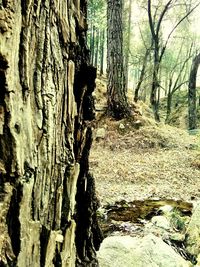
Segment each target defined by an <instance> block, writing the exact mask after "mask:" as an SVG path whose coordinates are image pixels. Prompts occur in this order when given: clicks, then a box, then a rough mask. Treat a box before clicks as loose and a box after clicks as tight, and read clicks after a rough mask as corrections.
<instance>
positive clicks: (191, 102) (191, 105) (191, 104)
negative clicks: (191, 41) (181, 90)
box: [188, 53, 200, 130]
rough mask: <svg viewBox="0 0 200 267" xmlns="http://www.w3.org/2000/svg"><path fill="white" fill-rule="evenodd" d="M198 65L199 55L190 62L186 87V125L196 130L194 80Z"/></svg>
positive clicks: (199, 61)
mask: <svg viewBox="0 0 200 267" xmlns="http://www.w3.org/2000/svg"><path fill="white" fill-rule="evenodd" d="M199 64H200V53H198V54H197V55H196V56H195V57H194V59H193V62H192V67H191V71H190V77H189V86H188V123H189V129H190V130H192V129H196V128H197V121H196V120H197V114H196V113H197V110H196V101H197V100H196V79H197V71H198V68H199Z"/></svg>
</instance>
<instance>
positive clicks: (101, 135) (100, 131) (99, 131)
mask: <svg viewBox="0 0 200 267" xmlns="http://www.w3.org/2000/svg"><path fill="white" fill-rule="evenodd" d="M105 136H106V130H105V128H98V129H97V131H96V139H104V138H105Z"/></svg>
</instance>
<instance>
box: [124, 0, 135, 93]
mask: <svg viewBox="0 0 200 267" xmlns="http://www.w3.org/2000/svg"><path fill="white" fill-rule="evenodd" d="M132 4H133V1H132V0H129V1H128V16H127V17H128V18H127V23H126V22H125V19H124V24H125V25H124V28H125V29H126V25H127V31H126V35H127V36H126V40H125V42H124V47H125V48H124V50H125V53H124V54H125V55H124V75H125V91H126V92H127V91H128V80H129V54H130V42H131V19H132ZM125 29H124V32H125Z"/></svg>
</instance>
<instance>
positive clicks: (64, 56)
mask: <svg viewBox="0 0 200 267" xmlns="http://www.w3.org/2000/svg"><path fill="white" fill-rule="evenodd" d="M0 5H1V10H0V17H1V24H0V38H1V45H0V84H1V91H0V94H1V95H0V205H1V208H0V218H1V222H0V236H1V238H0V266H21V267H29V266H30V267H32V266H35V267H37V266H38V267H39V266H46V267H47V266H48V267H51V266H65V267H66V266H70V267H71V266H97V261H96V254H95V250H96V249H98V247H99V243H100V240H101V233H100V231H99V228H98V224H97V220H96V208H97V200H96V197H95V192H94V180H93V178H92V176H91V175H90V174H89V173H88V154H89V150H90V145H91V141H92V132H91V127H90V123H89V121H90V120H92V119H93V118H94V114H93V99H92V96H91V94H92V91H93V89H94V80H95V75H96V71H95V69H94V68H92V67H90V66H89V65H88V61H89V58H88V54H89V53H88V50H87V48H86V43H85V40H86V38H85V37H86V28H87V25H86V19H85V18H86V1H82V2H81V3H80V1H79V0H77V1H72V0H67V1H61V0H56V1H50V0H44V1H31V0H24V1H19V0H16V1H12V0H8V1H3V2H2V4H0Z"/></svg>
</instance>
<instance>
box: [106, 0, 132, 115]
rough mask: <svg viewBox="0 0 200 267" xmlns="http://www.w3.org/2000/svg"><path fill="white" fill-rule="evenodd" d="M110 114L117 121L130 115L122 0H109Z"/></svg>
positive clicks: (108, 68)
mask: <svg viewBox="0 0 200 267" xmlns="http://www.w3.org/2000/svg"><path fill="white" fill-rule="evenodd" d="M107 18H108V34H107V71H108V85H107V96H108V113H109V114H110V115H111V116H113V117H114V118H116V119H121V118H124V117H127V116H129V115H130V110H129V107H128V102H127V98H126V94H125V77H124V68H123V60H124V59H123V47H122V46H123V33H122V0H107Z"/></svg>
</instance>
